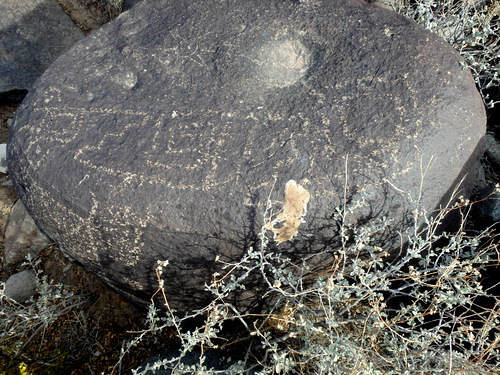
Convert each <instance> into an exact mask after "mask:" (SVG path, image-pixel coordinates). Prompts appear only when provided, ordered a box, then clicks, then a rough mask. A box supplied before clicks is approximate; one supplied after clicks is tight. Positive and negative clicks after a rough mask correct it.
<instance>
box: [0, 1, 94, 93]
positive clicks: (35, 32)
mask: <svg viewBox="0 0 500 375" xmlns="http://www.w3.org/2000/svg"><path fill="white" fill-rule="evenodd" d="M83 37H84V35H83V33H82V32H81V31H80V30H79V29H78V27H76V26H75V24H74V23H73V22H72V21H71V19H70V18H69V17H68V16H67V15H66V14H65V13H64V11H63V10H62V9H61V7H60V6H59V4H57V2H56V1H55V0H22V1H20V0H2V1H1V2H0V56H1V58H0V97H7V98H9V97H10V96H15V95H16V93H18V92H25V91H27V90H30V89H31V87H32V85H33V84H34V83H35V81H36V79H37V78H38V77H40V76H41V75H42V73H43V72H44V71H45V69H47V68H48V67H49V65H50V64H52V62H53V61H54V60H55V59H57V58H58V57H59V56H60V55H61V54H63V53H64V52H65V51H66V50H68V49H69V48H70V47H71V46H72V45H74V44H75V43H76V42H77V41H79V40H80V39H82V38H83Z"/></svg>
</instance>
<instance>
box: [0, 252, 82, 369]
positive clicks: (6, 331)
mask: <svg viewBox="0 0 500 375" xmlns="http://www.w3.org/2000/svg"><path fill="white" fill-rule="evenodd" d="M39 262H40V260H39V259H32V258H31V257H30V256H28V257H27V261H26V262H25V263H24V266H28V267H29V268H30V269H33V270H34V271H35V273H36V276H37V288H36V289H37V295H36V296H35V297H31V298H30V299H29V300H28V301H26V302H25V303H18V302H16V301H14V300H12V299H11V298H9V297H8V296H6V295H5V293H4V286H5V283H4V282H0V354H1V355H0V370H6V369H9V368H10V366H11V365H12V364H13V363H16V364H20V366H25V364H24V362H23V361H25V362H30V363H36V362H37V358H36V357H39V356H42V357H44V354H45V352H46V351H45V350H44V349H47V351H50V352H51V354H52V356H51V358H50V359H45V362H49V363H50V365H51V366H56V363H55V361H57V359H56V358H55V357H54V356H53V354H54V353H55V352H57V353H58V354H59V357H60V358H59V359H60V360H63V359H64V357H65V356H66V354H67V353H63V352H62V351H61V350H54V346H53V345H52V343H53V341H54V336H53V335H54V332H57V333H61V332H62V330H61V329H60V327H59V326H58V324H61V321H62V318H64V317H66V316H68V315H69V314H70V313H72V312H73V311H75V310H78V309H79V307H81V306H82V305H84V304H87V303H88V300H87V298H86V297H85V296H83V295H77V294H74V293H73V292H72V291H71V290H68V288H67V287H65V286H64V285H62V284H53V283H51V282H50V281H49V280H47V277H46V275H44V274H43V273H42V272H41V271H40V270H39ZM63 324H72V322H71V321H70V320H65V321H64V323H63ZM57 340H60V344H61V348H64V350H67V351H71V341H72V340H70V338H69V337H58V338H57ZM65 340H67V342H64V341H65ZM76 341H78V340H74V342H76ZM34 347H36V348H34ZM49 348H50V350H49ZM43 362H44V361H40V363H42V364H43ZM35 367H36V366H35ZM23 368H24V367H23ZM0 373H2V372H1V371H0ZM24 373H31V372H28V370H27V369H26V368H25V369H24Z"/></svg>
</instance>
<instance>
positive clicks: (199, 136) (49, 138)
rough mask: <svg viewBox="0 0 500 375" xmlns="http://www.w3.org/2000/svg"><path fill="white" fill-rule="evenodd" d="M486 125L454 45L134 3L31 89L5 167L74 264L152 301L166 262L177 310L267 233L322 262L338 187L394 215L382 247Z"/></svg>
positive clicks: (378, 24)
mask: <svg viewBox="0 0 500 375" xmlns="http://www.w3.org/2000/svg"><path fill="white" fill-rule="evenodd" d="M485 122H486V119H485V114H484V108H483V104H482V101H481V98H480V96H479V94H478V93H477V91H476V89H475V86H474V82H473V80H472V78H471V74H470V72H469V71H466V70H463V69H462V67H461V65H460V63H459V57H458V56H457V54H456V53H455V52H454V51H453V49H452V47H450V46H449V45H447V44H446V43H445V42H444V41H442V40H441V39H439V38H438V37H437V36H435V35H433V34H431V33H429V32H427V31H425V30H424V29H423V28H421V27H420V26H418V25H416V24H414V23H413V22H411V21H409V20H407V19H405V18H403V17H402V16H399V15H397V14H395V13H392V12H390V11H388V10H386V9H382V8H379V7H377V6H375V5H371V4H367V3H365V2H363V1H356V0H353V1H345V0H328V1H327V0H308V1H305V0H304V1H297V0H295V1H292V0H288V1H283V0H247V1H239V0H226V1H220V0H217V1H216V0H209V1H203V2H192V1H188V0H176V1H172V0H170V1H165V0H164V1H145V2H142V3H140V4H138V5H136V6H135V7H134V8H133V9H131V10H130V11H129V12H128V13H126V14H123V15H122V16H120V17H119V18H118V19H116V20H115V21H113V22H110V23H109V24H107V25H105V26H104V27H102V29H100V30H99V31H98V32H96V33H94V34H92V35H90V36H89V37H88V38H86V39H85V40H84V41H83V42H81V43H79V44H77V45H76V46H75V47H74V48H73V49H72V50H71V51H70V52H68V53H67V54H65V55H64V56H63V57H62V58H60V59H59V60H57V62H56V63H55V64H53V65H52V66H51V67H50V68H49V69H48V70H47V71H46V73H45V74H44V75H43V77H42V78H41V79H40V80H39V81H38V82H37V84H36V86H35V89H34V90H33V91H32V92H31V93H30V94H29V95H28V97H27V98H26V99H25V101H24V103H23V105H22V107H21V108H20V109H19V110H18V112H17V115H16V119H15V123H14V124H13V128H12V132H11V134H10V140H9V146H8V158H9V170H10V173H11V175H12V178H13V180H14V181H15V186H16V189H17V192H18V194H19V196H20V197H21V199H22V200H23V202H24V204H25V205H26V207H27V209H28V211H29V212H30V213H31V215H32V216H33V217H34V218H35V220H36V221H37V223H38V225H39V226H40V228H41V229H42V230H43V231H45V232H46V233H47V234H48V235H49V236H50V237H51V238H52V239H54V240H56V241H57V242H59V243H60V244H61V245H62V247H63V248H64V251H65V252H66V254H67V255H69V256H70V257H72V258H74V259H77V260H78V261H80V262H81V263H82V264H84V265H85V266H86V267H87V268H88V269H90V270H91V271H93V272H95V273H96V274H97V275H99V276H100V277H102V278H103V279H104V280H106V281H107V282H108V283H109V284H110V285H112V286H114V287H115V288H117V289H118V290H120V291H121V292H122V293H125V294H126V295H128V296H129V297H132V298H134V299H136V300H138V301H144V302H146V303H147V302H148V301H149V298H150V296H151V294H152V293H153V292H154V291H155V290H156V288H157V280H156V275H155V271H154V270H155V267H156V265H157V260H166V259H168V260H169V262H170V264H169V266H168V267H167V268H166V269H165V270H164V276H165V280H166V282H165V287H166V292H167V295H168V298H169V301H170V305H171V306H172V307H174V308H178V309H190V308H196V307H200V306H202V305H203V303H205V302H206V301H207V294H205V293H204V292H203V287H204V284H205V283H208V282H210V280H211V279H212V274H213V273H214V272H216V271H220V266H221V264H220V263H217V262H216V261H215V259H216V257H217V256H219V258H220V260H221V261H224V262H233V261H236V260H238V259H239V258H240V256H241V255H242V254H243V253H244V252H245V251H246V249H248V248H249V247H250V246H254V245H256V244H257V243H258V233H259V232H260V230H261V228H263V227H264V226H265V228H266V229H267V230H268V232H269V234H270V235H273V236H274V238H275V240H276V241H275V242H273V245H272V246H271V247H272V249H273V250H275V251H280V252H283V253H286V254H287V255H288V256H290V257H292V258H295V259H299V258H302V257H304V256H307V255H308V254H311V253H314V252H316V251H319V250H325V249H326V250H327V251H326V252H325V253H324V254H323V257H322V258H321V259H322V262H323V263H322V264H318V262H316V263H315V266H323V267H324V268H328V267H329V266H330V265H331V263H330V260H329V258H328V257H329V256H331V257H332V258H333V255H334V254H335V247H334V245H335V244H336V243H337V239H338V225H337V223H335V222H334V220H333V219H332V215H333V212H334V209H335V207H337V206H339V205H341V204H342V203H343V202H344V188H345V186H346V185H347V189H346V191H347V196H346V197H345V198H346V199H347V200H348V201H354V200H356V199H360V198H363V197H364V198H365V199H366V200H367V202H368V204H369V206H368V208H367V209H366V210H365V211H364V212H361V213H359V215H361V216H359V217H358V219H360V220H362V221H369V220H372V219H380V218H383V217H384V216H385V217H387V218H389V219H391V220H392V222H391V226H390V228H389V230H388V231H387V232H386V233H385V236H382V235H381V236H380V242H381V244H382V245H384V246H386V248H387V249H389V250H390V249H391V248H390V246H395V243H394V233H396V231H395V230H396V229H397V230H404V229H405V228H406V225H408V224H407V219H408V216H409V214H410V212H411V209H413V208H414V202H412V199H413V200H414V201H415V202H416V201H418V202H420V204H421V205H422V206H424V207H427V208H428V209H430V210H432V209H434V208H435V207H437V206H438V205H439V203H440V202H441V201H442V199H446V198H447V195H448V194H449V191H450V190H451V189H453V188H454V187H455V184H456V183H457V182H458V181H459V180H460V179H461V178H462V177H463V176H464V175H465V174H467V173H470V172H472V169H471V165H472V164H473V163H474V162H475V161H476V160H477V159H478V157H479V156H480V155H481V154H482V151H483V147H484V146H483V144H482V138H483V135H484V133H485ZM346 170H347V172H348V173H347V176H346V174H345V171H346ZM422 179H423V183H422ZM269 197H270V198H271V200H272V202H274V207H275V212H276V213H277V215H276V216H274V217H273V221H272V223H270V224H269V223H267V224H266V223H265V222H264V211H265V207H266V203H267V201H268V198H269ZM409 197H411V199H410V198H409ZM278 202H282V204H281V205H280V203H278ZM280 207H283V210H282V212H279V209H280ZM306 209H307V213H306ZM355 219H356V218H355ZM273 232H274V233H273ZM243 298H247V301H246V302H245V303H246V304H247V306H249V304H251V303H253V302H255V303H257V302H258V300H259V298H260V296H259V292H258V289H252V286H247V291H246V292H245V295H235V299H236V300H237V301H238V300H239V301H240V302H241V299H243Z"/></svg>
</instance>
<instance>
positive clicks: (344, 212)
mask: <svg viewBox="0 0 500 375" xmlns="http://www.w3.org/2000/svg"><path fill="white" fill-rule="evenodd" d="M269 208H270V207H269ZM362 208H363V202H355V203H353V204H351V205H346V206H344V207H341V208H339V209H337V211H336V213H335V215H334V220H336V221H338V222H339V223H340V225H339V226H340V227H341V228H342V229H341V230H340V234H341V235H342V237H343V238H342V246H340V247H339V248H336V249H330V250H329V251H331V252H332V254H333V255H334V259H335V261H334V262H332V264H330V265H329V267H328V269H327V270H326V271H325V272H324V273H322V274H320V275H318V277H317V280H316V281H315V282H314V283H313V284H311V283H306V282H303V280H304V279H303V278H302V277H301V275H306V274H307V273H308V266H307V262H304V263H303V264H298V265H297V264H294V265H292V264H290V261H289V260H288V259H286V258H284V257H283V256H281V255H279V254H277V253H273V252H271V251H270V250H269V249H268V246H267V244H268V241H269V240H268V238H267V236H266V232H265V230H262V232H261V245H260V248H258V249H250V250H249V251H248V252H247V254H246V255H245V256H244V257H243V258H242V259H241V260H240V261H239V262H238V263H235V264H226V265H225V267H226V268H225V269H226V271H227V273H226V274H224V275H215V277H214V281H213V283H212V284H211V285H207V290H210V291H211V292H212V293H213V295H214V300H213V302H212V303H211V304H210V305H209V306H207V307H206V308H205V309H202V310H200V311H196V312H193V313H192V314H189V315H186V316H179V315H177V314H176V313H175V312H174V311H172V310H171V309H170V308H169V306H168V299H167V298H166V297H165V295H163V303H164V304H165V306H163V308H166V311H167V314H166V315H165V314H162V313H160V309H157V308H156V307H155V306H154V305H152V306H151V309H150V313H149V327H148V328H147V329H146V330H144V331H143V332H142V333H141V335H139V336H138V337H137V338H136V339H135V340H134V341H132V342H130V343H129V345H128V346H127V347H126V348H124V353H125V352H127V351H129V350H133V347H134V345H138V344H140V342H141V340H142V339H143V337H144V336H146V335H149V334H151V333H153V334H154V333H157V332H160V331H162V330H165V329H167V328H171V327H174V328H175V330H176V332H177V335H178V337H179V339H180V343H181V350H180V352H179V355H178V356H173V357H172V356H171V357H168V358H166V359H164V360H158V361H157V362H156V363H154V364H151V363H150V364H149V365H147V366H145V367H142V368H140V369H138V370H135V372H134V373H135V374H150V373H154V372H151V371H156V370H160V369H170V370H171V371H172V373H173V374H184V373H196V374H217V373H219V374H233V373H234V374H236V373H239V374H308V373H311V374H366V375H368V374H394V375H396V374H397V375H400V374H488V373H498V372H499V371H500V355H499V354H500V352H499V349H500V325H499V324H500V300H499V296H496V295H493V294H491V293H490V292H489V291H488V290H485V289H484V287H483V285H482V284H481V280H482V275H483V273H484V271H485V269H486V267H488V266H491V265H492V264H495V265H496V264H497V262H498V254H497V251H496V245H495V244H494V243H493V242H492V241H491V240H492V233H491V231H489V230H485V231H483V232H481V233H479V234H475V235H473V236H469V235H467V234H466V232H465V230H464V227H463V226H460V228H459V229H458V230H457V231H455V232H453V233H440V232H439V230H440V229H439V228H440V224H441V223H442V221H443V220H444V219H445V217H446V215H448V214H449V212H451V211H453V212H458V213H459V214H460V215H461V218H462V221H463V222H465V220H466V217H467V215H468V211H469V209H470V204H469V202H467V201H464V200H463V199H462V200H458V201H457V203H454V204H451V201H450V207H445V208H443V209H442V210H441V211H439V213H437V214H435V215H434V216H431V215H428V214H427V213H426V212H425V211H423V210H422V209H420V208H418V207H416V208H415V211H414V217H413V220H414V223H415V226H414V227H413V228H411V229H410V230H408V231H407V232H404V233H400V236H401V243H402V247H401V249H402V250H401V254H399V255H398V256H396V257H394V256H390V255H389V253H388V252H386V251H384V249H382V248H380V247H378V246H377V244H376V241H374V240H373V238H375V237H376V235H377V233H378V232H379V231H383V230H384V223H383V222H375V223H373V224H371V225H362V226H360V225H357V224H354V223H352V224H346V223H349V222H352V221H350V220H346V219H347V216H349V215H352V214H355V212H356V210H358V209H362ZM422 223H423V224H422ZM403 245H404V246H403ZM165 267H168V262H159V265H158V270H157V272H158V279H159V289H158V291H159V293H162V292H163V283H164V282H167V281H163V279H162V277H161V276H162V271H163V269H164V268H165ZM297 270H299V272H297ZM254 272H258V273H259V274H260V276H261V279H262V281H263V282H264V283H265V285H266V286H267V291H266V293H265V295H266V296H267V297H268V298H271V299H272V300H273V301H275V305H274V308H272V309H271V310H270V311H267V312H266V314H264V315H244V314H240V313H239V312H238V310H237V308H236V307H235V306H232V305H230V304H229V303H227V302H225V301H226V300H228V298H226V297H228V295H229V293H231V292H232V291H234V290H239V289H244V286H243V285H244V283H245V279H246V278H247V277H249V275H251V274H253V273H254ZM236 275H238V276H236ZM196 316H198V317H204V318H205V321H204V324H202V325H200V326H199V327H198V328H195V329H192V328H190V329H186V328H185V323H186V322H188V321H189V320H191V319H192V318H193V317H196ZM235 320H236V321H240V322H241V326H242V327H244V328H243V331H244V332H245V333H244V334H243V335H242V336H240V337H239V339H238V340H239V341H240V343H239V345H241V342H242V341H243V342H244V343H245V347H246V350H245V352H246V355H245V356H242V358H241V359H240V361H239V362H237V363H235V364H233V365H232V366H231V367H229V368H228V369H224V370H220V369H211V368H209V367H208V366H206V365H205V363H206V357H205V356H204V354H203V353H204V352H205V351H206V350H208V349H217V348H218V347H220V346H221V343H223V346H225V347H230V346H231V342H230V341H231V339H229V338H228V337H227V331H225V330H224V325H225V324H226V323H229V322H231V321H235ZM187 326H189V325H187ZM225 335H226V336H225ZM243 336H244V337H243ZM194 348H200V349H201V351H200V353H201V354H200V355H199V362H198V363H197V364H194V365H193V364H191V365H189V366H188V365H186V364H185V363H184V362H183V357H184V356H186V355H187V354H188V353H190V352H192V351H193V349H194Z"/></svg>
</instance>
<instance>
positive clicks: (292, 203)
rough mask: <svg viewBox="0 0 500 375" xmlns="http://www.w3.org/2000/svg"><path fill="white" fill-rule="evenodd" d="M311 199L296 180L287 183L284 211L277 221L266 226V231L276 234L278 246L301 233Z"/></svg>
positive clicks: (275, 238)
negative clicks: (300, 229)
mask: <svg viewBox="0 0 500 375" xmlns="http://www.w3.org/2000/svg"><path fill="white" fill-rule="evenodd" d="M310 198H311V194H309V192H308V191H307V190H306V189H304V188H303V187H302V186H300V185H299V184H297V183H296V182H295V181H294V180H290V181H288V182H287V183H286V185H285V202H284V204H283V209H282V211H281V212H280V213H279V214H278V216H277V217H276V219H274V220H272V221H271V222H269V223H267V225H266V229H267V230H270V231H272V232H273V233H274V240H275V241H276V242H277V243H278V244H280V243H282V242H285V241H290V240H291V239H293V238H294V237H295V236H296V235H297V234H298V233H299V227H300V224H301V223H302V220H303V217H304V216H305V215H306V213H307V203H308V202H309V199H310Z"/></svg>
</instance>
